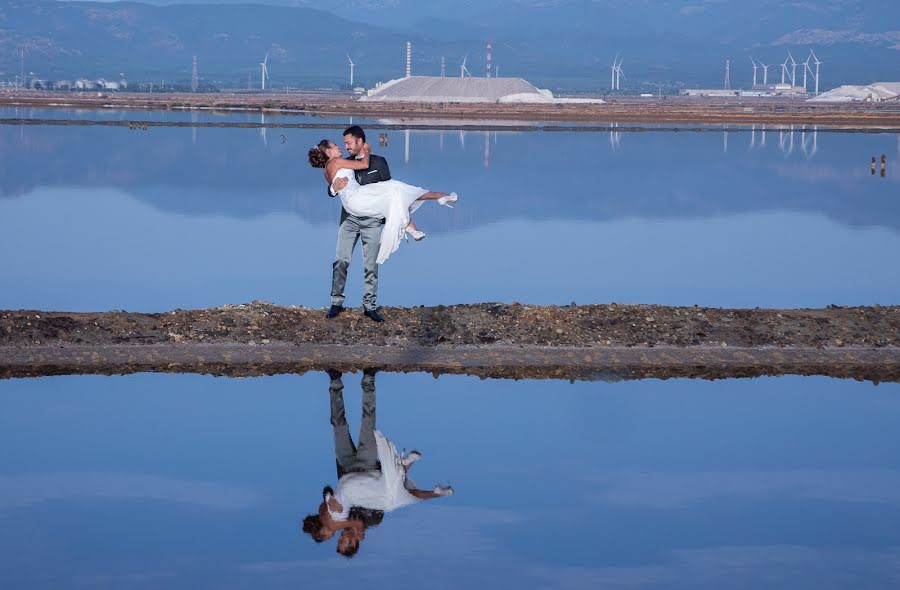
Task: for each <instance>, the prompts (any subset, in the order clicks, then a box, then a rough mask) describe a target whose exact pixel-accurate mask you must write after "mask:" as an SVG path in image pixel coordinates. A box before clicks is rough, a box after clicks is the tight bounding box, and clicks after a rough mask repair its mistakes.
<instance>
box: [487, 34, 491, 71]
mask: <svg viewBox="0 0 900 590" xmlns="http://www.w3.org/2000/svg"><path fill="white" fill-rule="evenodd" d="M487 77H488V78H490V77H491V42H490V41H488V42H487Z"/></svg>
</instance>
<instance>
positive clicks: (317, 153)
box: [309, 139, 331, 168]
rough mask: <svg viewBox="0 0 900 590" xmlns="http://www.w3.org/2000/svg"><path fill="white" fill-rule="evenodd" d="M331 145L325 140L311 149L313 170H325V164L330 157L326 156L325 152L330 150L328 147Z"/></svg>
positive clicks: (310, 162) (310, 159)
mask: <svg viewBox="0 0 900 590" xmlns="http://www.w3.org/2000/svg"><path fill="white" fill-rule="evenodd" d="M330 144H331V142H330V141H328V140H327V139H323V140H322V141H320V142H319V143H318V144H317V145H316V146H315V147H313V148H310V150H309V165H310V166H312V167H313V168H324V167H325V162H327V161H328V156H326V155H325V150H327V149H328V146H329V145H330Z"/></svg>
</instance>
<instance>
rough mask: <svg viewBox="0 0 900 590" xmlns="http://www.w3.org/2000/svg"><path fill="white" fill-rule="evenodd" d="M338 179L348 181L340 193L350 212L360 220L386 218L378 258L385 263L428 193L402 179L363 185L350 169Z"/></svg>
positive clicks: (338, 172)
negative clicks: (360, 218)
mask: <svg viewBox="0 0 900 590" xmlns="http://www.w3.org/2000/svg"><path fill="white" fill-rule="evenodd" d="M338 178H346V179H347V186H346V187H344V189H343V190H342V191H339V192H338V193H337V194H338V196H339V197H340V198H341V203H342V204H343V205H344V209H346V210H347V213H349V214H350V215H355V216H357V217H384V228H383V229H382V230H381V245H380V246H379V248H378V258H377V259H376V262H377V263H378V264H382V263H384V261H385V260H387V259H388V256H390V255H391V254H393V253H394V251H395V250H396V249H397V248H399V247H400V240H402V239H403V234H404V232H405V231H406V225H407V224H408V223H409V216H410V215H411V214H412V213H413V211H415V210H416V209H418V208H419V206H420V205H421V204H422V201H417V200H416V199H418V198H419V197H421V196H422V195H424V194H425V193H427V192H428V191H427V190H426V189H424V188H419V187H417V186H412V185H411V184H406V183H405V182H400V181H399V180H383V181H381V182H373V183H372V184H366V185H362V186H360V184H359V183H358V182H356V176H355V175H354V174H353V171H352V170H350V169H348V168H341V169H340V170H338V171H337V173H336V174H335V175H334V179H333V180H332V183H333V182H334V181H335V180H337V179H338Z"/></svg>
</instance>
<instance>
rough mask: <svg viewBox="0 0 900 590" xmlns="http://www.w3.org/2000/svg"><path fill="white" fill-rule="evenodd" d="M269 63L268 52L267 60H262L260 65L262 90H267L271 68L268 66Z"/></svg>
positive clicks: (267, 54)
mask: <svg viewBox="0 0 900 590" xmlns="http://www.w3.org/2000/svg"><path fill="white" fill-rule="evenodd" d="M268 63H269V52H268V51H267V52H266V59H264V60H262V61H261V62H259V65H260V67H261V70H260V74H259V76H260V78H261V79H262V89H263V90H265V89H266V80H268V79H269V66H268Z"/></svg>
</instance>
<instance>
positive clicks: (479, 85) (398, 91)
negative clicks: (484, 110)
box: [360, 76, 603, 104]
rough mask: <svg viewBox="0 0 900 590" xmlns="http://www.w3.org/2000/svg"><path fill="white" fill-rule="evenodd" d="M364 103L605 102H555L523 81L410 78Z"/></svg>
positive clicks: (559, 100) (387, 85)
mask: <svg viewBox="0 0 900 590" xmlns="http://www.w3.org/2000/svg"><path fill="white" fill-rule="evenodd" d="M360 100H362V101H383V102H457V103H458V102H465V103H541V104H555V103H572V102H579V103H603V101H602V100H592V99H570V98H555V97H554V96H553V93H552V92H550V91H549V90H543V89H540V88H537V87H535V86H534V85H532V84H530V83H529V82H527V81H525V80H523V79H522V78H473V77H470V76H466V77H459V78H457V77H440V76H408V77H406V78H399V79H397V80H391V81H390V82H385V83H383V84H380V85H378V86H376V87H375V88H373V89H371V90H369V91H368V93H367V95H366V96H363V97H361V98H360Z"/></svg>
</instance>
